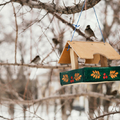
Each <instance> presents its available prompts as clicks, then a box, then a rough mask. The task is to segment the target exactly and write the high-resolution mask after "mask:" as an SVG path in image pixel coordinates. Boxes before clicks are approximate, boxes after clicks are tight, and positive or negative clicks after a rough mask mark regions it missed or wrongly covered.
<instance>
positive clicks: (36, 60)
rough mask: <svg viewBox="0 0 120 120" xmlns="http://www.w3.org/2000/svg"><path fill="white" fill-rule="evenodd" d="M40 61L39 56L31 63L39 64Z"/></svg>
mask: <svg viewBox="0 0 120 120" xmlns="http://www.w3.org/2000/svg"><path fill="white" fill-rule="evenodd" d="M39 61H40V56H39V55H37V56H36V57H35V58H34V59H33V60H32V61H31V63H35V64H37V63H38V62H39Z"/></svg>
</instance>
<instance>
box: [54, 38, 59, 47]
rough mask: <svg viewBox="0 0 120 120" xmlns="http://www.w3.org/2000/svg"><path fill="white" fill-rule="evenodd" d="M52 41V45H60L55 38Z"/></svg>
mask: <svg viewBox="0 0 120 120" xmlns="http://www.w3.org/2000/svg"><path fill="white" fill-rule="evenodd" d="M52 41H53V43H54V44H55V45H57V44H59V43H60V42H59V41H58V40H57V38H53V39H52Z"/></svg>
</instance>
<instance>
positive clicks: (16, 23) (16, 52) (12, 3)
mask: <svg viewBox="0 0 120 120" xmlns="http://www.w3.org/2000/svg"><path fill="white" fill-rule="evenodd" d="M11 3H12V6H13V12H14V16H15V26H16V38H15V63H17V58H16V56H17V40H18V24H17V16H16V12H15V7H14V5H13V2H11Z"/></svg>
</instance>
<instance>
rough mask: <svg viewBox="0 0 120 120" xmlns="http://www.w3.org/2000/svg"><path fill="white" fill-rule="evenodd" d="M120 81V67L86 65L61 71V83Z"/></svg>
mask: <svg viewBox="0 0 120 120" xmlns="http://www.w3.org/2000/svg"><path fill="white" fill-rule="evenodd" d="M105 81H120V67H118V66H117V67H91V68H88V67H85V68H81V69H75V70H71V71H66V72H61V73H60V83H61V85H67V84H75V83H90V82H105Z"/></svg>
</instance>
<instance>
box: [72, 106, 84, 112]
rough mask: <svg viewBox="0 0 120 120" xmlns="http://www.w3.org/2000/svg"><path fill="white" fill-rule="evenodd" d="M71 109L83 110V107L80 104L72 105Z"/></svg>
mask: <svg viewBox="0 0 120 120" xmlns="http://www.w3.org/2000/svg"><path fill="white" fill-rule="evenodd" d="M72 109H73V110H76V111H85V108H84V107H81V106H72Z"/></svg>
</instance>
